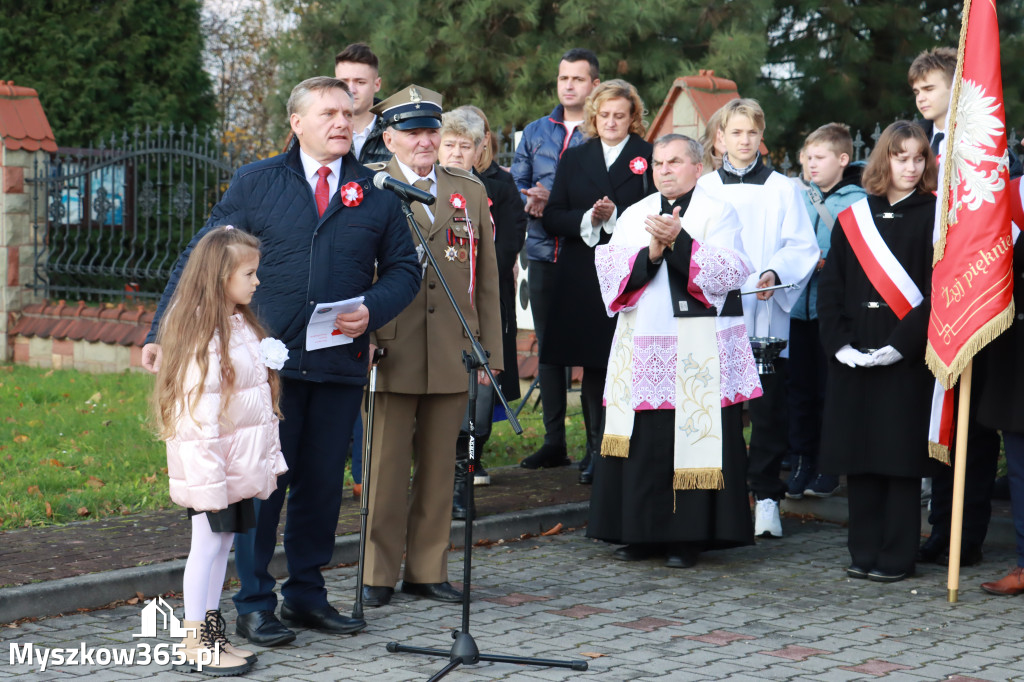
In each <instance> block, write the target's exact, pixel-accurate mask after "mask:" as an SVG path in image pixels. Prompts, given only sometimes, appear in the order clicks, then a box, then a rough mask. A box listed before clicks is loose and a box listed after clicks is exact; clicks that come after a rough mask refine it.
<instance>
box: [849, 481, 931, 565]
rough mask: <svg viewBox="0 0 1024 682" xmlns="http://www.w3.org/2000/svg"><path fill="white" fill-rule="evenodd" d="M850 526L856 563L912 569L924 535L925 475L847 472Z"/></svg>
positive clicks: (852, 554)
mask: <svg viewBox="0 0 1024 682" xmlns="http://www.w3.org/2000/svg"><path fill="white" fill-rule="evenodd" d="M846 485H847V488H848V491H849V496H850V498H849V503H850V528H849V536H848V539H847V547H848V548H849V550H850V559H851V560H852V563H853V565H854V566H856V567H858V568H862V569H864V570H868V571H870V570H872V569H879V570H881V571H886V572H890V573H900V572H903V571H907V572H911V571H913V569H914V559H915V557H916V555H917V545H918V541H919V540H920V537H921V479H919V478H907V477H902V476H882V475H879V474H847V476H846Z"/></svg>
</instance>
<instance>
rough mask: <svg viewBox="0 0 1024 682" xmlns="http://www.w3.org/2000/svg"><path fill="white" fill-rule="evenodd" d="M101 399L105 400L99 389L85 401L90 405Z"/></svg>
mask: <svg viewBox="0 0 1024 682" xmlns="http://www.w3.org/2000/svg"><path fill="white" fill-rule="evenodd" d="M101 400H103V394H102V393H100V392H99V391H97V392H96V393H93V394H92V395H91V396H89V399H88V400H86V401H85V403H86V404H87V405H88V404H89V403H98V402H99V401H101Z"/></svg>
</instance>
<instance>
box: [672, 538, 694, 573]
mask: <svg viewBox="0 0 1024 682" xmlns="http://www.w3.org/2000/svg"><path fill="white" fill-rule="evenodd" d="M666 554H667V556H666V557H665V566H667V567H668V568H693V567H694V566H696V565H697V556H698V555H699V554H700V550H698V549H697V548H696V547H694V546H692V545H690V544H685V543H684V544H679V545H673V546H672V547H669V548H668V550H667V552H666Z"/></svg>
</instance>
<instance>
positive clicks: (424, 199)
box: [373, 171, 434, 206]
mask: <svg viewBox="0 0 1024 682" xmlns="http://www.w3.org/2000/svg"><path fill="white" fill-rule="evenodd" d="M373 186H374V187H376V188H377V189H387V190H391V191H392V192H394V193H395V194H397V195H398V196H399V198H401V199H402V201H418V202H420V203H421V204H426V205H427V206H431V205H432V204H433V203H434V195H432V194H431V193H430V192H424V191H423V190H421V189H419V188H418V187H413V186H412V185H407V184H405V183H404V182H399V181H398V180H395V179H394V178H393V177H391V176H390V175H388V174H387V171H380V172H379V173H377V174H376V175H374V176H373Z"/></svg>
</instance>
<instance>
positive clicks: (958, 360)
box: [924, 300, 1014, 391]
mask: <svg viewBox="0 0 1024 682" xmlns="http://www.w3.org/2000/svg"><path fill="white" fill-rule="evenodd" d="M1013 315H1014V306H1013V301H1012V300H1011V301H1010V304H1009V305H1008V306H1006V308H1005V309H1004V310H1003V311H1002V312H1001V313H999V314H998V315H996V316H995V317H993V318H992V319H991V320H989V321H988V322H986V323H985V325H984V326H983V327H982V328H981V329H979V330H978V331H976V332H974V334H973V335H972V336H971V338H970V339H969V340H968V341H967V343H966V344H964V346H963V348H961V349H960V350H959V351H958V352H957V354H956V355H955V356H954V357H953V362H952V363H951V364H950V365H949V366H947V365H946V363H944V362H943V361H942V358H940V357H939V354H938V353H936V352H935V349H934V348H932V344H931V342H930V341H929V342H928V347H927V348H926V349H925V352H924V361H925V363H927V365H928V369H930V370H931V371H932V374H934V375H935V378H936V379H937V380H938V381H939V383H940V384H942V387H943V388H945V389H946V390H947V391H948V390H949V389H951V388H953V386H954V385H955V384H956V382H957V380H958V379H959V378H960V374H961V373H962V372H963V371H964V368H965V367H967V363H968V362H970V361H971V358H973V357H974V355H975V353H977V352H978V351H980V350H981V349H982V348H984V347H985V346H987V345H988V344H989V343H991V342H992V341H993V340H994V339H995V338H996V337H997V336H999V335H1000V334H1002V333H1003V332H1005V331H1006V330H1007V329H1009V328H1010V325H1011V324H1013Z"/></svg>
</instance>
